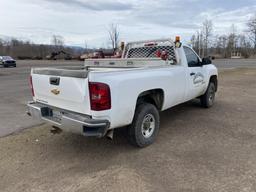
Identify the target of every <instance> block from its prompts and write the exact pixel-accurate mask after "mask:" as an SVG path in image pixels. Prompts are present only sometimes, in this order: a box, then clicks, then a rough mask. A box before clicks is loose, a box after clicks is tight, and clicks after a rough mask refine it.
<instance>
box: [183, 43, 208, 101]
mask: <svg viewBox="0 0 256 192" xmlns="http://www.w3.org/2000/svg"><path fill="white" fill-rule="evenodd" d="M184 51H185V55H186V58H187V63H188V70H187V73H188V81H189V82H188V86H189V89H188V92H187V100H190V99H194V98H196V97H198V96H201V95H202V94H203V92H204V87H205V80H206V77H205V75H204V74H205V73H204V67H202V65H201V62H200V59H199V57H198V56H197V54H196V53H195V52H194V51H193V50H192V49H191V48H189V47H185V46H184Z"/></svg>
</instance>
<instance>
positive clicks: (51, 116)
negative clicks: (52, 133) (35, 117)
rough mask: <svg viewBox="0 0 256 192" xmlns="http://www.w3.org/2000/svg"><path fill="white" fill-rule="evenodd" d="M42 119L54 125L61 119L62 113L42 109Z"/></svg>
mask: <svg viewBox="0 0 256 192" xmlns="http://www.w3.org/2000/svg"><path fill="white" fill-rule="evenodd" d="M41 113H42V117H44V118H45V119H48V120H51V121H54V122H56V123H60V122H61V119H62V112H60V111H58V110H55V109H50V108H48V107H44V108H42V109H41Z"/></svg>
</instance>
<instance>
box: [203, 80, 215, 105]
mask: <svg viewBox="0 0 256 192" xmlns="http://www.w3.org/2000/svg"><path fill="white" fill-rule="evenodd" d="M215 92H216V88H215V84H214V83H213V82H210V83H209V85H208V88H207V90H206V92H205V94H204V95H203V96H201V98H200V100H201V105H202V106H203V107H205V108H210V107H212V106H213V104H214V100H215Z"/></svg>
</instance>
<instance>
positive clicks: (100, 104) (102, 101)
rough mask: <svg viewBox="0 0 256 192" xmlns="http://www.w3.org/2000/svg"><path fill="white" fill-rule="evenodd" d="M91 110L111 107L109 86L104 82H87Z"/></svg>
mask: <svg viewBox="0 0 256 192" xmlns="http://www.w3.org/2000/svg"><path fill="white" fill-rule="evenodd" d="M89 91H90V101H91V110H93V111H103V110H108V109H110V108H111V95H110V89H109V86H108V85H107V84H105V83H96V82H89Z"/></svg>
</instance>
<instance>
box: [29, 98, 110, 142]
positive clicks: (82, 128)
mask: <svg viewBox="0 0 256 192" xmlns="http://www.w3.org/2000/svg"><path fill="white" fill-rule="evenodd" d="M27 106H28V111H27V114H28V115H29V116H32V117H33V118H35V119H38V120H42V121H45V122H48V123H50V124H52V125H54V126H56V127H59V128H60V129H62V130H63V131H66V132H72V133H76V134H80V135H84V136H93V137H104V136H105V134H106V132H107V130H108V128H109V126H110V122H109V121H108V120H97V119H91V118H89V117H88V116H83V115H80V114H77V113H73V112H68V111H64V110H61V109H56V110H55V108H51V107H49V106H47V105H44V104H41V103H36V102H30V103H28V104H27ZM56 113H57V114H56Z"/></svg>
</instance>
